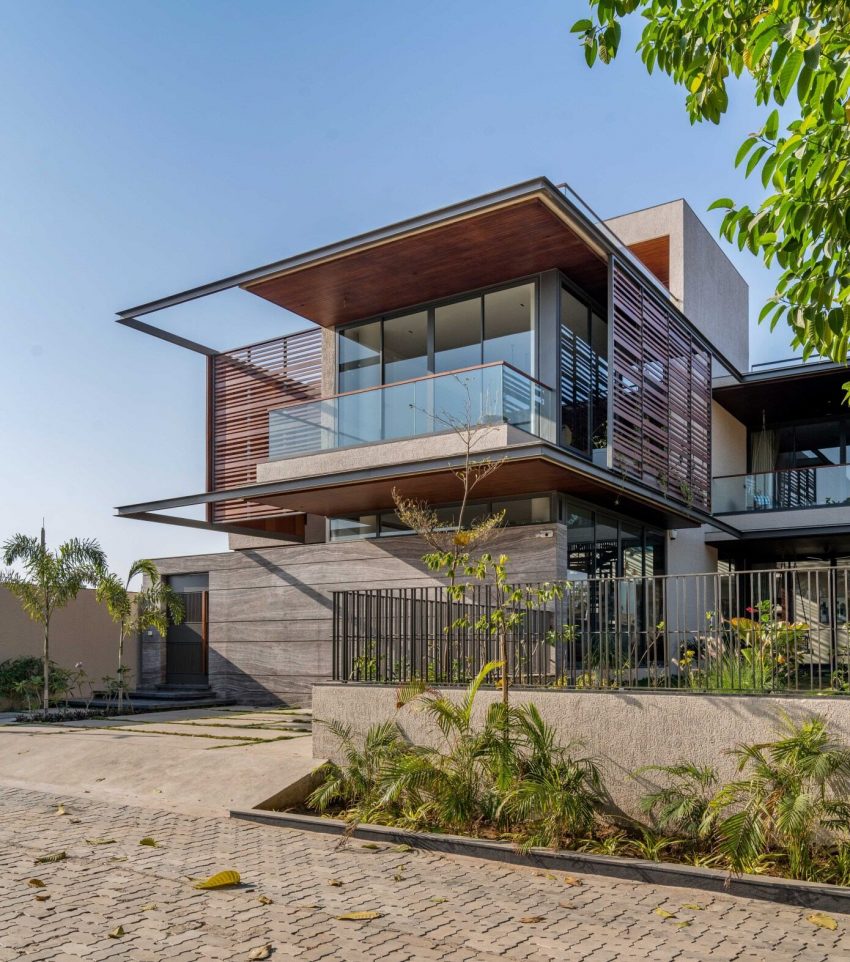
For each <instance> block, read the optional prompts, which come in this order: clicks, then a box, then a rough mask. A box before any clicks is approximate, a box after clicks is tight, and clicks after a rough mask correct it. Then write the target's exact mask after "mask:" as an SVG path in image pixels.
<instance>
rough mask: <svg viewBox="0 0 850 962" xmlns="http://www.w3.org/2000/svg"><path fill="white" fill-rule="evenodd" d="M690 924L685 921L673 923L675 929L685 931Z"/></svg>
mask: <svg viewBox="0 0 850 962" xmlns="http://www.w3.org/2000/svg"><path fill="white" fill-rule="evenodd" d="M690 924H691V923H690V922H688V921H685V920H683V921H681V922H676V923H675V925H676V928H677V929H686V928H687V927H688V926H689V925H690Z"/></svg>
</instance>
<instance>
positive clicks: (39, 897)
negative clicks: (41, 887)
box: [35, 892, 50, 902]
mask: <svg viewBox="0 0 850 962" xmlns="http://www.w3.org/2000/svg"><path fill="white" fill-rule="evenodd" d="M49 898H50V896H49V895H48V894H47V892H36V896H35V900H36V902H46V901H47V900H48V899H49Z"/></svg>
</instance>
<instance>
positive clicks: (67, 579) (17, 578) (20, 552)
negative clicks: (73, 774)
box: [0, 528, 106, 712]
mask: <svg viewBox="0 0 850 962" xmlns="http://www.w3.org/2000/svg"><path fill="white" fill-rule="evenodd" d="M2 557H3V563H4V564H5V565H18V567H19V569H20V570H14V569H10V570H8V571H5V572H3V573H2V574H0V585H2V586H3V587H4V588H7V589H8V590H9V591H10V592H11V593H12V594H13V595H14V596H15V597H16V598H17V599H18V601H19V602H20V603H21V607H22V608H23V609H24V611H25V612H26V613H27V614H28V615H29V616H30V618H32V620H33V621H35V622H36V623H37V624H40V625H41V626H42V629H43V637H44V644H43V649H42V651H43V655H42V657H43V661H44V688H43V699H44V710H45V712H47V711H49V709H50V622H51V619H52V617H53V613H54V612H55V611H57V610H58V609H59V608H64V607H65V605H67V604H68V602H70V601H72V600H73V599H74V598H76V597H77V595H78V594H79V593H80V591H81V589H82V588H84V587H85V586H86V585H90V584H94V583H95V581H96V580H97V573H98V571H99V570H100V569H102V568H103V567H104V565H105V564H106V555H105V554H104V553H103V549H102V548H101V547H100V545H99V544H98V542H97V541H94V540H88V539H79V538H72V539H71V540H70V541H66V542H65V543H64V544H61V545H60V546H59V548H58V549H57V550H56V551H50V550H49V549H48V547H47V545H46V542H45V537H44V529H43V528H42V529H41V538H34V537H30V536H28V535H24V534H16V535H15V536H14V537H12V538H9V540H8V541H6V542H5V543H4V544H3V549H2Z"/></svg>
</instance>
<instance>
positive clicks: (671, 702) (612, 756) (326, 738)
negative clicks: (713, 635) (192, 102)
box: [313, 685, 850, 818]
mask: <svg viewBox="0 0 850 962" xmlns="http://www.w3.org/2000/svg"><path fill="white" fill-rule="evenodd" d="M447 694H449V696H450V697H452V698H458V697H459V696H460V692H458V691H456V690H455V691H449V692H447ZM499 697H500V695H499V694H498V693H497V692H494V691H482V692H481V693H480V694H479V696H478V699H477V702H476V712H477V715H478V718H479V720H480V719H481V718H483V715H484V712H485V711H486V709H487V706H488V705H490V704H491V703H492V702H493V701H494V700H496V699H497V698H499ZM512 700H513V703H514V704H521V703H525V702H533V703H534V704H535V705H536V706H537V708H538V709H539V710H540V713H541V715H542V716H543V718H544V720H545V721H546V722H548V723H549V724H550V725H551V726H553V727H554V728H555V730H556V731H557V733H558V736H559V738H560V740H561V743H562V744H564V745H566V744H568V743H570V742H575V741H579V742H582V743H583V748H582V749H581V751H582V752H583V753H584V754H587V755H590V756H592V757H593V758H595V759H596V761H597V764H598V765H599V766H600V768H601V770H602V774H603V778H604V781H605V785H606V786H607V788H608V790H609V792H610V794H611V799H612V802H613V807H614V809H615V810H618V811H620V812H623V813H625V814H627V815H630V816H632V817H635V818H637V817H640V809H639V800H640V797H641V795H643V794H646V793H648V792H649V791H652V790H653V788H655V787H657V779H654V778H653V777H651V776H650V775H643V776H642V777H640V778H639V779H637V780H636V779H633V778H631V777H630V773H631V772H634V771H635V769H637V768H640V767H641V766H644V765H670V764H675V763H676V762H679V761H689V762H694V763H696V764H698V765H710V766H714V767H716V768H717V769H718V770H719V772H720V774H721V777H722V778H724V779H730V778H732V777H734V774H735V763H734V760H733V759H732V758H730V757H729V756H728V755H727V754H725V753H726V751H727V750H728V749H730V748H734V747H735V746H736V745H738V744H740V743H741V742H744V741H746V742H763V741H770V740H771V739H773V738H775V737H776V735H775V731H776V728H777V727H778V726H779V724H780V723H781V719H782V715H783V713H785V714H787V715H788V716H789V717H790V718H792V719H794V720H801V719H804V718H808V717H811V716H812V715H820V716H822V717H823V718H825V719H826V720H827V721H828V723H829V724H830V726H831V727H832V730H833V732H834V733H835V735H836V736H838V737H839V738H840V739H841V740H842V741H844V742H845V743H850V699H842V698H839V697H836V698H798V697H779V696H772V695H697V694H684V693H683V694H679V693H672V692H671V693H658V694H653V693H651V692H640V693H635V694H629V693H623V692H601V691H600V692H596V691H594V692H564V691H549V690H540V691H527V690H526V691H520V690H515V691H514V692H513V694H512ZM313 714H314V719H317V720H323V721H328V720H331V719H333V720H336V721H340V722H343V723H346V724H349V725H351V726H352V728H353V729H354V730H355V731H357V732H359V733H363V732H365V731H366V729H368V728H369V727H370V726H371V725H375V724H378V723H379V722H383V721H387V720H389V719H392V718H395V719H396V721H397V722H398V724H399V726H400V728H401V730H402V731H403V732H404V734H405V735H406V737H407V738H409V739H410V740H411V741H412V742H415V743H418V744H429V745H433V746H439V745H440V744H442V741H441V736H440V735H439V732H438V731H437V729H436V728H435V727H434V725H433V724H432V722H431V721H430V719H429V718H428V717H427V716H426V715H425V714H423V713H422V712H421V711H419V710H418V709H417V708H416V706H415V705H408V706H407V707H405V708H403V709H402V710H401V711H398V712H397V711H396V709H395V690H394V689H393V688H392V687H390V686H378V685H317V686H316V688H315V689H314V691H313ZM313 731H314V735H313V754H314V756H315V757H316V758H333V759H334V760H337V761H339V760H340V756H339V749H338V745H337V743H336V740H335V739H334V738H333V737H332V736H331V735H330V734H329V733H328V731H327V728H326V727H325V726H324V725H322V724H320V723H317V724H315V725H314V729H313Z"/></svg>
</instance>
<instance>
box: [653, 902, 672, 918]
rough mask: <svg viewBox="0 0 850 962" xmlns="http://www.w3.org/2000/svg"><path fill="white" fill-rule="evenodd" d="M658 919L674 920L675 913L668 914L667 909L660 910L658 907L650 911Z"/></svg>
mask: <svg viewBox="0 0 850 962" xmlns="http://www.w3.org/2000/svg"><path fill="white" fill-rule="evenodd" d="M652 911H653V912H654V913H655V914H656V915H657V916H658V917H659V918H660V919H674V918H675V917H676V913H675V912H668V911H667V909H665V908H662V907H661V906H660V905H659V906H658V908H657V909H653V910H652Z"/></svg>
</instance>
